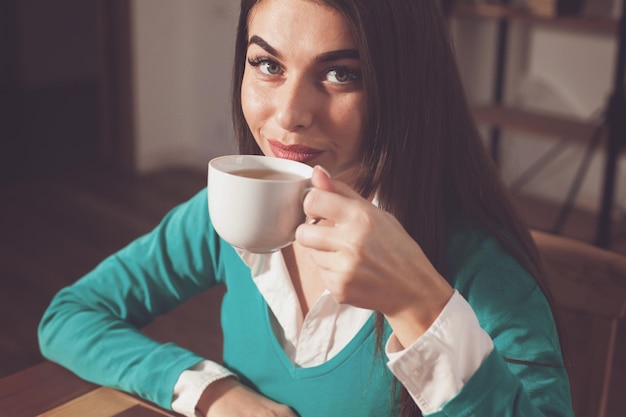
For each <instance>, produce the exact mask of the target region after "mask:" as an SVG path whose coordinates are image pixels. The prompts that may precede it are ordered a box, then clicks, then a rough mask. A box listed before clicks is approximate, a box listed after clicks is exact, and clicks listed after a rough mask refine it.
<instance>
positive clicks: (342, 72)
mask: <svg viewBox="0 0 626 417" xmlns="http://www.w3.org/2000/svg"><path fill="white" fill-rule="evenodd" d="M326 79H327V80H328V81H330V82H331V83H336V84H347V83H349V82H352V81H357V80H358V79H359V74H358V73H357V72H355V71H352V70H350V69H348V68H332V69H330V70H328V72H326Z"/></svg>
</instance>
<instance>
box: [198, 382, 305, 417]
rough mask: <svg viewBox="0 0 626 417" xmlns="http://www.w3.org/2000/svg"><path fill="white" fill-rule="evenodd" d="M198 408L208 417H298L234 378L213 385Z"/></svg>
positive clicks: (208, 388)
mask: <svg viewBox="0 0 626 417" xmlns="http://www.w3.org/2000/svg"><path fill="white" fill-rule="evenodd" d="M196 408H197V410H198V412H199V413H200V415H202V416H206V417H297V415H296V413H294V412H293V411H292V410H291V409H290V408H289V407H287V406H286V405H283V404H278V403H276V402H274V401H272V400H270V399H269V398H266V397H264V396H262V395H260V394H258V393H256V392H254V391H253V390H251V389H250V388H248V387H246V386H245V385H243V384H241V383H239V381H237V380H236V379H235V378H232V377H228V378H224V379H220V380H218V381H215V382H213V383H211V384H210V385H209V386H208V387H207V389H206V390H205V391H204V393H203V394H202V396H201V397H200V401H199V402H198V405H197V407H196Z"/></svg>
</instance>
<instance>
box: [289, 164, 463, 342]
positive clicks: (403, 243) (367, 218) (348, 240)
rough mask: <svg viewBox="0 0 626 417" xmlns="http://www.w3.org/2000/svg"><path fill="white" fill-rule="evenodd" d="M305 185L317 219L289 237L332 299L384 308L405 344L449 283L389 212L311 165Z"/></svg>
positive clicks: (310, 212)
mask: <svg viewBox="0 0 626 417" xmlns="http://www.w3.org/2000/svg"><path fill="white" fill-rule="evenodd" d="M312 183H313V185H314V187H315V188H314V189H312V190H311V191H310V192H309V193H308V194H307V196H306V198H305V200H304V211H305V213H306V215H307V217H308V218H321V219H324V220H323V221H321V222H319V223H318V224H315V225H312V224H303V225H301V226H300V227H299V228H298V230H297V231H296V241H297V242H298V244H300V245H301V246H303V247H305V248H307V249H308V250H309V253H310V256H311V259H312V260H313V262H314V263H315V264H316V265H317V267H318V268H320V270H321V273H320V274H319V276H320V279H321V280H322V281H323V284H324V286H325V287H326V288H327V289H328V290H329V291H330V293H331V294H332V295H333V297H334V298H335V300H336V301H337V302H339V303H348V304H351V305H354V306H357V307H362V308H368V309H372V310H377V311H379V312H381V313H383V314H384V315H385V317H386V318H387V320H388V322H389V324H390V325H391V326H392V328H393V330H394V333H395V334H396V337H397V338H398V340H399V341H400V343H402V344H403V345H404V346H408V344H410V343H412V342H413V341H415V340H416V339H417V338H418V337H419V336H421V335H422V334H423V333H424V332H425V331H426V330H427V329H428V327H429V326H430V325H431V324H432V322H433V321H434V320H435V319H436V318H437V316H438V315H439V313H440V312H441V310H442V309H443V307H444V306H445V305H446V303H447V302H448V300H449V299H450V297H451V296H452V294H453V289H452V287H450V285H449V284H448V283H447V281H446V280H445V279H443V277H441V275H439V273H438V272H437V271H436V269H435V268H434V267H433V265H432V264H431V263H430V261H429V260H428V258H427V257H426V256H425V255H424V252H423V251H422V249H421V248H420V246H419V245H418V244H417V243H416V242H415V241H414V240H413V239H412V238H411V236H410V235H409V234H408V233H407V232H406V231H405V230H404V228H403V227H402V225H401V224H400V222H398V221H397V220H396V218H395V217H393V216H392V215H390V214H389V213H386V212H384V211H383V210H380V209H378V208H377V207H376V206H374V205H373V204H371V203H370V202H369V201H367V200H365V199H363V198H362V197H361V196H360V195H359V194H358V193H356V192H355V191H354V190H352V189H351V188H350V187H349V186H347V185H346V184H343V183H341V182H338V181H333V180H331V179H330V178H329V177H328V176H327V174H326V173H325V172H324V170H322V169H320V168H318V167H316V168H315V170H314V172H313V177H312ZM415 215H419V214H418V213H416V214H415Z"/></svg>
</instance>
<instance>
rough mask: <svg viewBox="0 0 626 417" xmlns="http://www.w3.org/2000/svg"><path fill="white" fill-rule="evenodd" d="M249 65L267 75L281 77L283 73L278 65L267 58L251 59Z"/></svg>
mask: <svg viewBox="0 0 626 417" xmlns="http://www.w3.org/2000/svg"><path fill="white" fill-rule="evenodd" d="M248 63H249V64H250V65H252V66H253V67H256V68H258V69H259V71H261V73H263V74H265V75H279V74H281V73H282V71H283V69H282V68H281V66H280V65H279V64H278V63H276V62H274V61H272V60H271V59H267V58H256V59H252V58H249V59H248Z"/></svg>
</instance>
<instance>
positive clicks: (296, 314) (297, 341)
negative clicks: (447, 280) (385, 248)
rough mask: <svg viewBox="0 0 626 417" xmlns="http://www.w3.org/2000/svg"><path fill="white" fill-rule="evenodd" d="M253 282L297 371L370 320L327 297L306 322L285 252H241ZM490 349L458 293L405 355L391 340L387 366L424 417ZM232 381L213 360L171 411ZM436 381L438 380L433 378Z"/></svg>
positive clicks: (183, 378)
mask: <svg viewBox="0 0 626 417" xmlns="http://www.w3.org/2000/svg"><path fill="white" fill-rule="evenodd" d="M239 256H240V257H241V258H242V260H243V261H244V262H245V263H246V264H247V265H248V266H249V267H250V271H251V274H252V279H253V280H254V282H255V284H256V286H257V288H258V289H259V292H260V293H261V294H262V296H263V297H264V298H265V300H266V302H267V304H268V306H269V308H270V310H271V313H272V314H270V318H271V320H272V328H273V330H274V333H275V335H276V338H277V340H278V341H279V342H280V343H281V345H282V347H283V349H284V350H285V353H286V354H287V356H288V357H289V359H290V360H291V361H292V362H293V363H295V364H296V365H299V366H301V367H312V366H317V365H320V364H322V363H324V362H326V361H328V360H330V359H331V358H332V357H333V356H335V355H336V354H337V353H339V352H340V351H341V350H342V349H343V348H344V347H345V346H346V345H347V344H348V342H350V340H351V339H352V338H353V337H354V336H355V335H356V334H357V332H358V331H359V330H360V329H361V327H363V325H364V324H365V322H366V321H367V320H368V318H369V317H370V316H371V315H372V314H373V312H372V311H371V310H366V309H362V308H358V307H353V306H350V305H347V304H338V303H337V302H335V300H334V299H333V298H332V296H331V295H330V293H329V292H328V291H324V293H323V294H322V295H321V296H320V298H319V299H318V300H317V302H316V303H315V304H314V305H313V306H312V307H311V310H310V311H309V312H308V313H307V315H306V317H303V315H302V310H301V308H300V304H299V301H298V296H297V294H296V291H295V289H294V287H293V284H292V282H291V279H290V276H289V272H288V270H287V267H286V265H285V261H284V258H283V256H282V252H280V251H278V252H274V253H272V254H252V253H248V252H245V251H239ZM492 350H493V342H492V340H491V338H490V337H489V335H488V334H487V333H486V332H485V331H484V330H483V329H482V328H481V327H480V325H479V323H478V319H477V318H476V315H475V314H474V311H473V310H472V308H471V307H470V306H469V304H468V303H467V301H466V300H465V299H464V298H463V297H462V296H461V295H460V294H459V293H458V292H457V291H455V292H454V295H453V296H452V298H451V299H450V300H449V301H448V303H447V304H446V306H445V307H444V309H443V311H442V312H441V314H440V315H439V316H438V317H437V319H436V320H435V322H434V323H433V324H432V325H431V326H430V328H429V329H428V330H427V331H426V332H425V333H424V334H423V335H422V336H421V337H420V338H419V339H417V340H416V341H415V342H414V343H413V344H412V345H410V346H408V347H407V348H405V349H403V348H402V346H401V345H400V343H399V342H398V340H397V339H396V337H395V336H394V335H393V334H392V335H391V337H390V338H389V340H388V341H387V344H386V346H385V352H386V354H387V357H388V359H389V361H388V363H387V364H388V366H389V369H390V370H391V371H392V372H393V374H394V375H395V376H396V378H398V380H399V381H400V382H401V383H402V384H403V385H404V386H405V387H406V388H407V390H408V392H409V394H410V395H411V397H412V398H413V399H414V401H415V402H416V404H417V405H418V406H419V408H420V409H421V411H422V413H423V414H429V413H432V412H435V411H437V410H439V409H440V408H441V407H442V406H443V405H444V404H445V403H446V402H447V401H448V400H450V399H451V398H452V397H454V396H455V395H456V394H457V393H458V392H459V391H460V390H461V388H462V387H463V385H464V384H465V382H466V381H467V380H468V379H469V378H470V377H471V376H472V375H473V374H474V373H475V372H476V370H477V369H478V368H479V366H480V365H481V364H482V362H483V361H484V359H485V358H486V357H487V356H488V355H489V353H491V351H492ZM230 375H234V374H233V373H232V372H230V371H229V370H228V369H226V368H225V367H223V366H221V365H220V364H217V363H215V362H212V361H208V360H207V361H202V362H200V363H199V364H197V365H196V366H194V367H192V368H191V369H188V370H186V371H184V372H183V373H182V374H181V375H180V377H179V379H178V381H177V383H176V385H175V387H174V393H173V402H172V409H173V410H174V411H176V412H178V413H181V414H183V415H185V416H188V417H194V416H195V406H196V404H197V402H198V400H199V398H200V396H201V395H202V392H203V391H204V389H205V388H206V387H207V386H208V385H209V384H210V383H211V382H214V381H216V380H218V379H221V378H224V377H227V376H230ZM434 375H437V376H438V377H437V379H436V380H435V379H434V377H433V376H434Z"/></svg>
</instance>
